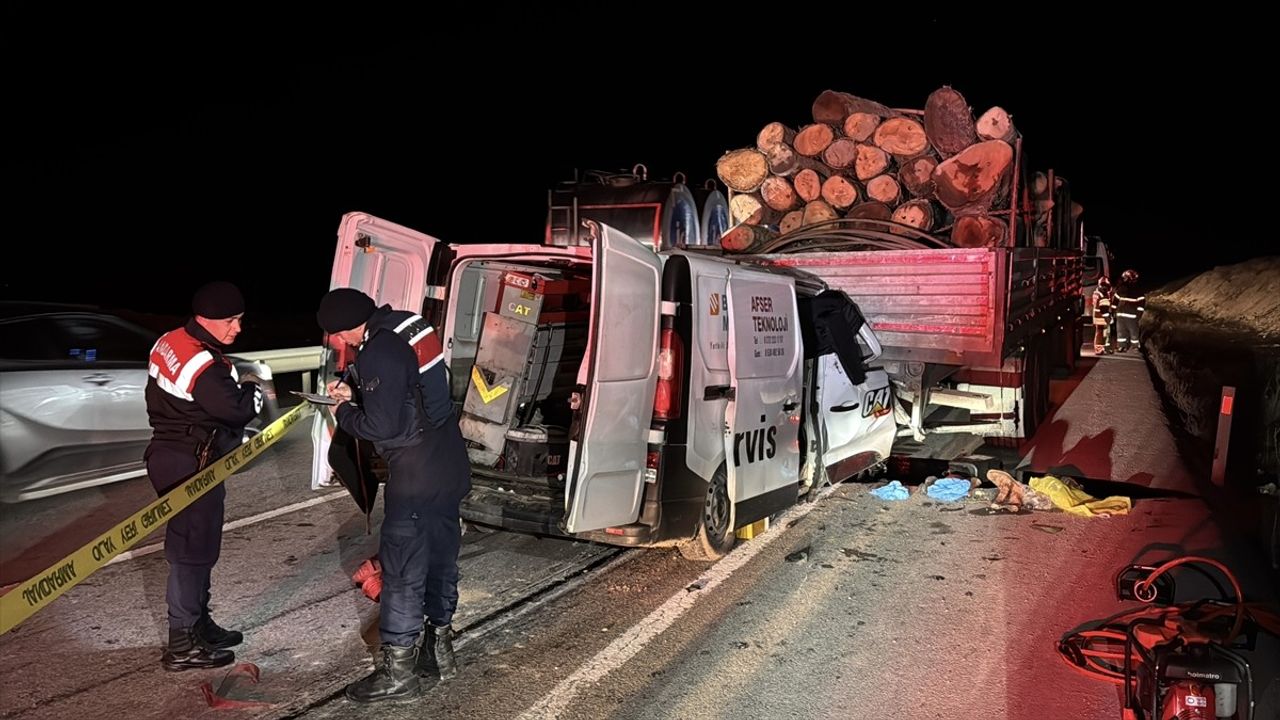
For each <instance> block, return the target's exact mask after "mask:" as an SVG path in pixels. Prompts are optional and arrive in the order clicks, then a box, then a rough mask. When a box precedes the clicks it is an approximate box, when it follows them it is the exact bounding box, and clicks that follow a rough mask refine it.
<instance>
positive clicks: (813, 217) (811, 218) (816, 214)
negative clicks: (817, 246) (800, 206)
mask: <svg viewBox="0 0 1280 720" xmlns="http://www.w3.org/2000/svg"><path fill="white" fill-rule="evenodd" d="M838 217H840V213H838V212H836V211H835V209H833V208H832V207H831V206H830V205H828V204H827V203H826V202H824V201H822V200H814V201H813V202H811V203H809V204H807V205H805V206H804V224H805V225H813V224H814V223H820V222H826V221H827V220H835V219H836V218H838Z"/></svg>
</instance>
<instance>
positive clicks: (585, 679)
mask: <svg viewBox="0 0 1280 720" xmlns="http://www.w3.org/2000/svg"><path fill="white" fill-rule="evenodd" d="M834 489H835V488H834V487H830V488H826V489H825V490H823V491H822V493H821V495H820V496H819V499H822V498H825V497H826V496H827V495H829V494H830V493H831V492H832V491H834ZM815 507H817V503H816V502H812V503H803V504H801V505H798V506H796V507H793V508H791V509H790V510H788V511H787V512H786V513H784V514H783V515H782V517H780V518H778V522H777V525H776V526H775V527H774V528H773V529H771V530H770V531H769V532H767V533H765V534H764V535H761V536H759V537H757V538H756V539H754V540H751V541H749V542H747V543H745V544H743V545H740V546H738V547H737V548H735V549H734V550H733V551H732V552H730V553H729V554H728V555H726V556H725V557H724V558H723V559H722V560H720V561H719V562H717V563H716V564H714V565H712V566H711V567H710V568H709V569H708V570H707V571H706V572H704V573H702V575H699V576H698V579H697V580H695V581H694V582H693V583H692V584H691V585H690V586H689V588H697V589H695V590H692V591H690V590H689V589H688V588H685V589H682V590H680V591H678V592H676V594H675V595H672V596H671V597H670V598H667V601H666V602H664V603H662V605H661V606H660V607H658V609H657V610H654V611H653V612H651V613H649V615H648V616H647V617H645V619H643V620H641V621H640V622H638V623H636V624H635V626H633V627H632V628H631V629H630V630H628V631H627V632H625V633H623V634H622V635H621V636H620V637H618V638H617V639H615V640H614V641H613V642H611V643H609V646H608V647H606V648H605V649H603V650H601V651H600V652H598V653H596V656H595V657H593V658H591V659H590V660H588V661H587V662H585V663H583V664H582V666H581V667H579V668H578V669H577V670H575V671H574V672H573V674H572V675H570V676H569V677H567V678H565V679H564V680H562V681H561V682H560V684H559V685H556V686H555V688H554V689H552V690H551V692H549V693H547V695H546V696H545V697H543V698H542V699H541V700H539V701H538V702H537V703H536V704H534V705H533V707H531V708H529V709H528V710H526V711H524V713H522V714H521V715H520V718H519V720H544V719H546V720H555V719H556V718H561V717H564V716H565V711H566V710H568V708H569V706H570V705H571V704H572V703H573V701H574V700H575V699H577V697H578V696H579V695H581V694H582V693H584V692H586V691H587V690H588V689H590V688H591V686H592V685H595V684H596V683H597V682H599V681H600V680H603V679H604V677H605V676H606V675H608V674H609V673H611V672H613V671H614V670H616V669H618V668H619V667H622V665H624V664H625V663H626V662H627V661H628V660H630V659H631V658H633V657H635V656H636V655H637V654H638V653H639V652H640V651H641V650H643V649H644V646H645V645H648V644H649V642H650V641H651V640H653V639H654V638H656V637H657V636H659V635H661V634H662V633H663V632H664V631H666V629H667V628H669V627H671V626H672V625H673V624H674V623H675V621H676V620H678V619H680V616H681V615H683V614H685V612H687V611H688V610H689V609H690V608H692V607H693V606H694V604H696V603H697V602H698V601H699V600H700V599H702V598H704V597H706V596H707V595H709V594H710V593H711V591H712V590H714V589H715V587H716V586H717V585H719V584H720V583H722V582H724V581H725V580H726V579H728V577H729V576H730V575H732V574H733V573H734V571H736V570H737V569H738V568H740V567H742V566H743V565H745V564H747V562H749V561H750V560H751V559H752V558H754V557H755V556H756V555H759V554H760V551H762V550H764V549H765V548H766V547H768V546H769V545H770V544H771V543H772V542H773V541H774V540H777V539H778V538H780V537H782V536H783V535H784V534H786V531H787V530H788V529H789V527H788V526H789V525H790V524H791V523H792V521H794V520H798V519H800V518H802V517H804V516H805V515H808V514H809V513H810V512H811V511H812V510H813V509H814V508H815Z"/></svg>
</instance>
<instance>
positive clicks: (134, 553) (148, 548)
mask: <svg viewBox="0 0 1280 720" xmlns="http://www.w3.org/2000/svg"><path fill="white" fill-rule="evenodd" d="M344 497H350V496H349V495H347V493H344V492H335V493H327V494H325V495H321V496H320V497H313V498H311V499H310V500H303V501H302V502H296V503H294V504H292V505H285V506H284V507H279V508H276V509H275V510H268V511H266V512H263V513H258V514H257V515H250V516H249V517H247V518H240V519H239V520H232V521H231V522H229V523H227V524H225V525H223V526H222V532H224V533H225V532H228V531H230V530H236V529H238V528H242V527H246V526H249V525H253V524H255V523H260V522H262V521H263V520H270V519H271V518H274V517H280V516H281V515H288V514H289V513H291V512H294V511H297V510H303V509H305V508H309V507H313V506H315V505H319V504H321V503H327V502H330V501H333V500H337V499H338V498H344ZM163 549H164V542H158V543H155V544H152V545H144V546H142V547H140V548H138V549H136V550H129V551H127V552H122V553H120V554H119V555H117V556H115V557H113V558H111V560H110V561H108V562H107V565H114V564H116V563H119V562H124V561H125V560H132V559H134V558H139V557H143V556H144V555H150V554H152V553H158V552H160V551H161V550H163Z"/></svg>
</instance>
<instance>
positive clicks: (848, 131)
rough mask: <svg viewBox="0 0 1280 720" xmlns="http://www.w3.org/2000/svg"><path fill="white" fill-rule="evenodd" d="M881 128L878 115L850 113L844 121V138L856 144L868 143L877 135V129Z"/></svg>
mask: <svg viewBox="0 0 1280 720" xmlns="http://www.w3.org/2000/svg"><path fill="white" fill-rule="evenodd" d="M879 126H880V117H879V116H878V115H872V114H871V113H864V112H856V113H850V115H849V117H847V118H845V119H844V136H845V137H847V138H849V139H851V140H854V141H856V142H866V141H868V140H870V139H871V136H872V135H875V132H876V128H877V127H879Z"/></svg>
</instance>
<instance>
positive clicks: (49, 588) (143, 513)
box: [0, 403, 310, 635]
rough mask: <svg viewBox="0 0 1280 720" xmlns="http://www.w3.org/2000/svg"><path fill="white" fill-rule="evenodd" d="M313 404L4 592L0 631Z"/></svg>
mask: <svg viewBox="0 0 1280 720" xmlns="http://www.w3.org/2000/svg"><path fill="white" fill-rule="evenodd" d="M309 407H310V403H302V404H300V405H298V406H297V407H295V408H293V409H292V410H290V411H289V412H287V413H285V414H284V415H281V416H280V417H279V418H277V419H276V421H275V422H273V423H271V424H270V425H268V426H267V427H266V428H265V429H264V430H263V431H262V432H261V433H258V434H257V435H255V436H254V437H253V438H251V439H250V440H247V441H246V442H244V443H243V444H241V445H240V446H239V447H237V448H236V449H234V450H232V451H231V452H228V453H227V454H226V455H223V456H222V457H220V458H218V459H217V460H215V461H213V463H211V464H210V465H209V466H208V467H206V468H205V469H204V470H202V471H200V472H199V473H197V474H195V475H192V476H191V477H189V478H187V479H186V480H184V481H182V483H180V484H179V485H178V486H177V487H175V488H174V489H172V490H170V491H169V492H167V493H165V494H164V495H162V496H161V497H160V498H159V499H157V500H156V501H155V502H153V503H151V504H150V505H147V506H146V507H144V508H143V509H141V510H139V511H138V512H136V513H134V514H133V515H131V516H129V517H128V518H126V519H125V520H124V522H121V523H120V524H119V525H116V526H115V527H113V528H111V529H110V530H108V531H107V532H105V533H103V534H102V535H99V536H98V537H97V538H96V539H94V540H93V541H91V542H90V543H88V544H87V545H85V546H84V547H82V548H80V549H79V550H76V551H75V552H73V553H71V554H70V555H68V556H66V557H65V558H63V559H61V560H59V561H58V562H56V563H54V564H53V565H52V566H50V567H49V568H48V569H46V570H45V571H44V572H42V573H40V574H38V575H36V576H35V577H32V578H31V579H29V580H27V581H25V582H22V583H19V584H18V585H17V586H15V587H13V588H11V589H10V590H9V592H7V593H5V594H4V595H0V635H3V634H4V633H7V632H9V631H10V630H12V629H13V628H14V627H16V626H17V625H18V624H19V623H21V622H22V621H23V620H26V619H27V618H29V617H31V616H32V615H34V614H35V613H37V612H39V611H40V610H42V609H44V607H45V606H47V605H48V604H49V603H51V602H53V601H54V600H56V599H57V598H58V596H60V595H62V594H63V593H65V592H66V591H68V590H70V589H71V588H73V587H75V586H76V585H77V584H79V583H80V582H81V581H83V580H84V579H85V578H87V577H89V576H90V575H92V574H93V573H94V572H96V571H97V570H98V569H99V568H101V567H102V566H103V565H106V564H107V563H109V562H111V559H112V558H114V557H115V556H117V555H119V554H120V553H122V552H124V551H126V550H128V549H129V548H131V547H133V546H134V545H136V544H138V542H139V541H141V540H142V539H143V538H144V537H146V536H147V535H150V534H151V532H152V531H153V530H155V529H156V528H158V527H160V526H161V525H163V524H164V523H165V521H166V520H168V519H169V518H171V517H173V516H174V515H176V514H178V513H180V512H182V511H183V510H184V509H185V508H186V507H187V506H189V505H191V503H193V502H195V501H196V500H198V499H200V497H201V496H203V495H204V494H205V493H207V492H209V491H210V490H212V489H213V488H215V487H217V486H218V485H219V484H221V483H222V482H223V481H224V480H226V479H227V478H229V477H231V475H233V474H234V473H235V472H236V471H237V470H239V469H241V468H243V467H244V466H245V465H246V464H248V462H249V461H250V460H252V459H253V458H254V457H256V456H257V455H258V454H259V453H261V452H262V451H263V450H266V449H267V448H269V447H271V445H272V444H274V443H275V442H276V441H277V440H279V439H280V438H281V437H283V436H284V434H285V433H286V432H288V431H289V429H290V428H292V427H293V425H294V424H295V423H297V422H298V420H300V419H302V416H303V415H304V414H305V412H306V411H307V410H308V408H309Z"/></svg>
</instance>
